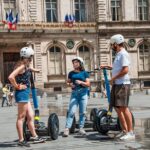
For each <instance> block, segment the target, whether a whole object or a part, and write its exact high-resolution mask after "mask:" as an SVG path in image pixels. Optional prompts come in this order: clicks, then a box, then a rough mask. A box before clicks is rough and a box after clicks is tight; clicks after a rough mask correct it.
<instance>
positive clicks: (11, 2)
mask: <svg viewBox="0 0 150 150" xmlns="http://www.w3.org/2000/svg"><path fill="white" fill-rule="evenodd" d="M3 2H4V10H5V12H4V16H5V15H6V12H9V11H10V10H12V13H13V15H16V0H4V1H3ZM5 17H6V16H5Z"/></svg>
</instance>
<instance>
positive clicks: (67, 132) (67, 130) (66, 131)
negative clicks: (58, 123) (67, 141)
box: [63, 129, 69, 137]
mask: <svg viewBox="0 0 150 150" xmlns="http://www.w3.org/2000/svg"><path fill="white" fill-rule="evenodd" d="M68 136H69V129H65V130H64V133H63V137H68Z"/></svg>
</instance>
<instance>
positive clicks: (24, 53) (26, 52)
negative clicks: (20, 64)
mask: <svg viewBox="0 0 150 150" xmlns="http://www.w3.org/2000/svg"><path fill="white" fill-rule="evenodd" d="M33 55H34V51H33V49H32V48H30V47H23V48H22V49H21V50H20V57H25V58H29V57H31V56H33Z"/></svg>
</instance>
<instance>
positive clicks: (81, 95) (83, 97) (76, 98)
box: [66, 88, 88, 128]
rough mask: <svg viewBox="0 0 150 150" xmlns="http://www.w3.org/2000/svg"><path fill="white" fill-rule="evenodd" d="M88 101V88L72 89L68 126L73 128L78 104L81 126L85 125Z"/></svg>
mask: <svg viewBox="0 0 150 150" xmlns="http://www.w3.org/2000/svg"><path fill="white" fill-rule="evenodd" d="M87 101H88V90H87V88H82V89H78V90H73V91H72V94H71V98H70V103H69V111H68V115H67V120H66V128H71V126H72V122H73V118H74V115H75V112H76V109H77V107H78V105H79V128H83V127H84V123H85V118H86V116H85V114H86V107H87Z"/></svg>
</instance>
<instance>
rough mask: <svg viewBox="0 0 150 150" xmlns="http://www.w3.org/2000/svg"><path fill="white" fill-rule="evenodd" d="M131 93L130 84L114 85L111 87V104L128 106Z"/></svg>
mask: <svg viewBox="0 0 150 150" xmlns="http://www.w3.org/2000/svg"><path fill="white" fill-rule="evenodd" d="M129 95H130V84H119V85H113V86H112V89H111V100H110V105H111V106H113V107H116V106H128V104H129Z"/></svg>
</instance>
